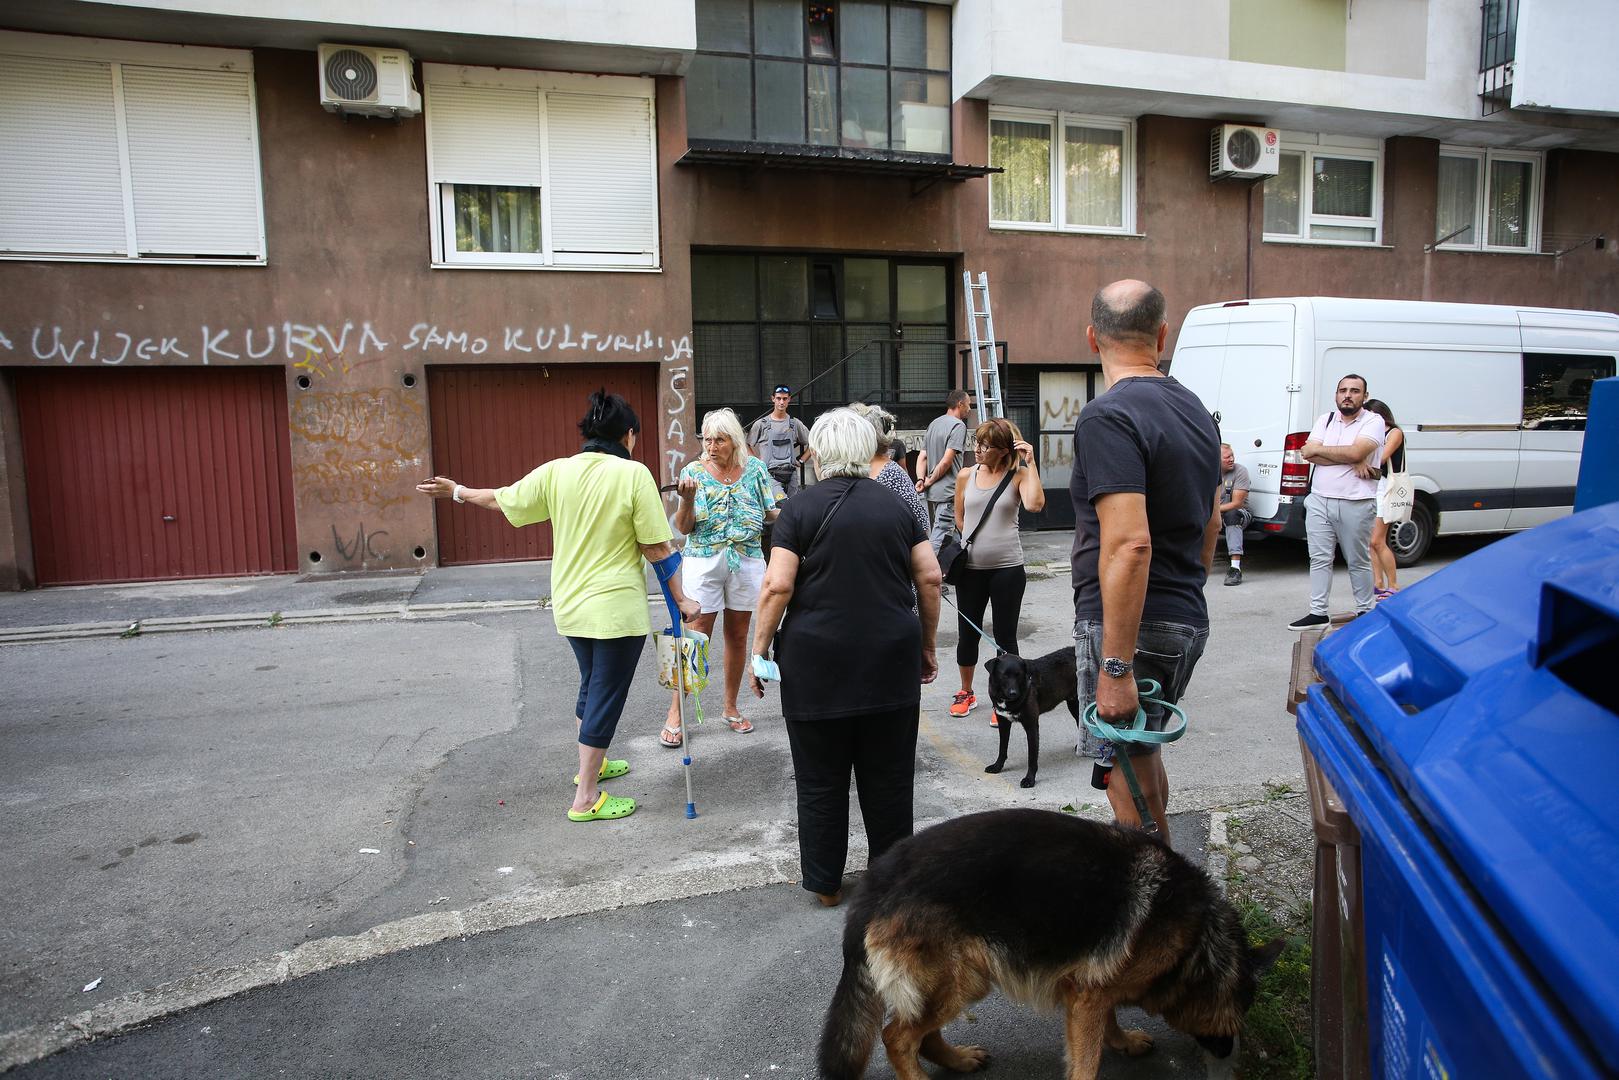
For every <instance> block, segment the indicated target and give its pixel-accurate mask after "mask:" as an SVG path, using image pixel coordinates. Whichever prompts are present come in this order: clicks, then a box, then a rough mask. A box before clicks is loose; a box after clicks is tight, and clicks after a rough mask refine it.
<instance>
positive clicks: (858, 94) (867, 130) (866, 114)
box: [843, 67, 888, 149]
mask: <svg viewBox="0 0 1619 1080" xmlns="http://www.w3.org/2000/svg"><path fill="white" fill-rule="evenodd" d="M843 145H844V146H873V147H877V148H878V149H887V148H888V72H886V71H873V70H871V69H869V68H850V67H846V68H844V69H843Z"/></svg>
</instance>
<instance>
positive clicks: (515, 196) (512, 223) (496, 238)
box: [455, 184, 541, 255]
mask: <svg viewBox="0 0 1619 1080" xmlns="http://www.w3.org/2000/svg"><path fill="white" fill-rule="evenodd" d="M455 250H457V251H476V252H489V251H497V252H521V253H525V254H530V255H534V254H539V252H540V250H541V247H540V189H539V188H531V187H487V186H483V185H477V186H474V185H471V184H456V185H455Z"/></svg>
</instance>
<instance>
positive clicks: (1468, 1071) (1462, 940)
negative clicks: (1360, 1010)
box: [1298, 504, 1619, 1080]
mask: <svg viewBox="0 0 1619 1080" xmlns="http://www.w3.org/2000/svg"><path fill="white" fill-rule="evenodd" d="M1315 665H1316V670H1317V672H1318V673H1319V674H1320V675H1321V677H1322V679H1323V680H1324V682H1323V683H1322V684H1319V685H1316V686H1314V687H1312V688H1311V689H1310V692H1309V696H1308V698H1307V700H1306V701H1305V702H1303V703H1302V704H1301V705H1300V707H1299V710H1298V726H1299V734H1300V737H1301V738H1302V740H1303V742H1304V744H1305V746H1306V748H1307V749H1308V751H1309V753H1310V755H1311V756H1312V757H1313V758H1314V759H1315V762H1316V764H1317V766H1318V767H1319V768H1320V769H1321V771H1322V773H1323V774H1325V776H1326V777H1327V779H1328V780H1330V782H1331V784H1332V786H1333V787H1334V788H1335V789H1336V791H1337V794H1338V795H1339V797H1341V799H1342V800H1343V803H1344V805H1345V806H1346V808H1347V810H1348V813H1349V815H1350V817H1351V818H1352V819H1353V821H1354V823H1355V825H1356V826H1357V827H1358V829H1359V831H1360V834H1361V845H1362V847H1361V860H1362V861H1361V890H1362V897H1361V899H1362V901H1363V904H1364V908H1363V910H1364V920H1365V922H1364V939H1363V940H1364V954H1365V955H1364V956H1362V957H1360V958H1358V962H1359V963H1361V964H1362V965H1363V967H1362V968H1361V969H1360V974H1361V975H1362V976H1363V977H1364V985H1365V988H1366V1002H1367V1019H1368V1024H1367V1035H1368V1037H1369V1039H1370V1046H1369V1051H1370V1054H1369V1058H1370V1062H1371V1072H1372V1075H1373V1076H1377V1077H1385V1078H1389V1080H1394V1078H1399V1077H1432V1078H1436V1080H1437V1078H1459V1077H1490V1078H1492V1080H1497V1078H1500V1080H1504V1078H1509V1077H1556V1078H1563V1077H1610V1078H1611V1077H1614V1076H1616V1075H1619V504H1610V505H1607V506H1602V507H1598V508H1596V509H1592V510H1587V511H1584V512H1582V513H1579V514H1575V515H1573V516H1572V517H1568V518H1564V519H1562V520H1560V521H1555V522H1552V523H1551V524H1548V525H1543V526H1541V527H1540V528H1537V529H1533V530H1531V531H1529V532H1526V533H1521V534H1519V535H1517V536H1513V537H1510V538H1508V539H1505V540H1502V541H1500V542H1498V543H1495V544H1492V545H1490V546H1489V547H1487V548H1484V549H1483V550H1481V551H1478V552H1476V553H1474V554H1473V555H1470V556H1468V557H1467V558H1465V559H1461V560H1459V561H1457V562H1456V563H1454V564H1452V565H1451V566H1449V567H1446V568H1445V569H1444V570H1441V571H1439V572H1438V573H1435V574H1433V575H1432V576H1430V577H1429V578H1427V579H1426V580H1424V581H1421V582H1419V583H1418V584H1416V585H1415V586H1412V587H1411V588H1408V589H1405V590H1402V591H1401V592H1399V593H1397V594H1396V595H1395V596H1394V597H1393V598H1392V599H1390V600H1387V601H1385V602H1383V603H1382V604H1380V605H1378V607H1377V609H1376V610H1375V611H1373V612H1371V613H1368V614H1367V615H1364V616H1362V617H1361V618H1359V619H1357V620H1355V621H1354V622H1353V623H1351V624H1350V625H1349V626H1347V627H1345V628H1344V629H1342V630H1340V631H1338V632H1337V633H1335V634H1333V635H1331V636H1329V637H1328V638H1326V639H1325V640H1324V641H1323V642H1322V643H1321V645H1320V646H1319V647H1318V648H1317V650H1316V653H1315ZM1344 960H1345V963H1351V962H1357V961H1355V960H1352V959H1351V958H1350V957H1345V958H1344Z"/></svg>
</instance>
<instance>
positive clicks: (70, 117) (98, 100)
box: [0, 56, 128, 255]
mask: <svg viewBox="0 0 1619 1080" xmlns="http://www.w3.org/2000/svg"><path fill="white" fill-rule="evenodd" d="M127 250H128V239H127V233H126V231H125V227H124V187H123V174H122V167H121V165H120V162H119V152H118V118H117V109H116V106H115V102H114V97H113V78H112V66H111V65H110V64H106V63H97V62H94V61H85V60H60V59H54V58H47V57H34V56H0V251H6V252H19V253H35V252H39V253H50V254H77V255H122V254H125V253H126V252H127Z"/></svg>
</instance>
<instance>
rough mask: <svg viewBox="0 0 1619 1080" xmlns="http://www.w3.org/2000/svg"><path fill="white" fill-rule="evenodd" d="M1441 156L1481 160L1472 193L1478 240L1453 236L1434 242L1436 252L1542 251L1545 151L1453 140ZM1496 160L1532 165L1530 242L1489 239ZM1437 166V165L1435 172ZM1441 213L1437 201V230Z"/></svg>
mask: <svg viewBox="0 0 1619 1080" xmlns="http://www.w3.org/2000/svg"><path fill="white" fill-rule="evenodd" d="M1439 156H1440V157H1441V158H1447V157H1449V158H1470V159H1471V160H1473V161H1476V162H1478V190H1477V191H1475V192H1474V193H1473V235H1474V236H1476V237H1477V238H1478V239H1477V240H1475V241H1473V242H1472V243H1460V242H1458V241H1457V240H1456V239H1455V238H1454V237H1452V238H1451V239H1449V240H1446V241H1445V242H1444V243H1443V244H1435V245H1434V246H1433V247H1434V250H1435V251H1479V252H1487V253H1490V254H1494V255H1539V254H1541V250H1540V241H1541V235H1540V230H1541V222H1542V218H1543V210H1544V200H1545V193H1546V184H1545V173H1546V155H1545V152H1544V151H1540V150H1496V149H1494V148H1491V147H1485V146H1457V145H1453V144H1451V143H1441V144H1440V146H1439ZM1497 161H1511V162H1518V163H1521V164H1526V165H1528V166H1529V167H1530V172H1529V188H1530V194H1529V230H1528V232H1529V242H1528V243H1527V244H1525V245H1524V246H1522V247H1511V246H1508V245H1502V244H1491V243H1489V241H1488V235H1489V213H1490V192H1491V175H1490V173H1491V170H1490V166H1491V165H1492V164H1493V163H1494V162H1497ZM1437 168H1438V166H1437V164H1436V165H1435V170H1436V172H1437ZM1438 212H1439V211H1438V202H1437V200H1436V201H1435V204H1434V215H1435V221H1434V227H1435V232H1436V233H1437V231H1438Z"/></svg>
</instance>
